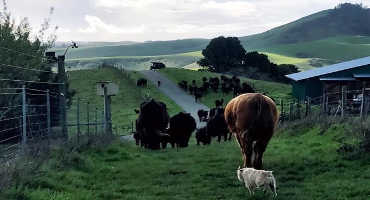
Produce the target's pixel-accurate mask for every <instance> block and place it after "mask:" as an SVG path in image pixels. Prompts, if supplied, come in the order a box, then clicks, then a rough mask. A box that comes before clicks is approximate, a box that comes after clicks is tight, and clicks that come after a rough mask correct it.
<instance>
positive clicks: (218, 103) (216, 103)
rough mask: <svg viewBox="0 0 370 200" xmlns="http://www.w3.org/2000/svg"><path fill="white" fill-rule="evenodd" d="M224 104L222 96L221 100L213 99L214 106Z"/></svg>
mask: <svg viewBox="0 0 370 200" xmlns="http://www.w3.org/2000/svg"><path fill="white" fill-rule="evenodd" d="M223 105H224V99H223V98H222V99H221V100H216V101H215V106H216V107H222V106H223Z"/></svg>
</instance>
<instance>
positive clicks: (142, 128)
mask: <svg viewBox="0 0 370 200" xmlns="http://www.w3.org/2000/svg"><path fill="white" fill-rule="evenodd" d="M139 113H140V114H139V118H138V119H137V120H136V133H135V135H134V138H135V140H136V144H139V143H140V144H141V146H143V147H145V148H149V149H153V150H156V149H160V144H161V139H163V138H166V136H165V132H166V128H167V126H168V122H169V115H168V112H167V108H166V104H164V103H162V102H157V101H155V100H154V99H152V100H150V101H146V102H144V103H142V104H141V105H140V112H139Z"/></svg>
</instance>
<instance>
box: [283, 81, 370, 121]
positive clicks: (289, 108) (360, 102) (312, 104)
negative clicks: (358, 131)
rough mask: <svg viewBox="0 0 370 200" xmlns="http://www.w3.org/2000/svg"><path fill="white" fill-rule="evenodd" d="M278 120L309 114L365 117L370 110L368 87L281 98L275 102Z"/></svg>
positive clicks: (292, 119) (303, 116) (293, 118)
mask: <svg viewBox="0 0 370 200" xmlns="http://www.w3.org/2000/svg"><path fill="white" fill-rule="evenodd" d="M276 104H277V106H278V107H279V110H280V121H281V122H284V121H294V120H297V119H303V118H305V117H309V116H328V117H330V116H331V117H342V118H343V117H360V118H361V119H366V118H367V117H368V116H369V112H370V89H366V88H364V89H362V90H342V91H341V92H330V93H325V94H324V95H322V96H319V97H315V98H309V97H306V99H304V100H293V101H292V100H290V101H284V100H283V99H281V100H279V101H278V102H276Z"/></svg>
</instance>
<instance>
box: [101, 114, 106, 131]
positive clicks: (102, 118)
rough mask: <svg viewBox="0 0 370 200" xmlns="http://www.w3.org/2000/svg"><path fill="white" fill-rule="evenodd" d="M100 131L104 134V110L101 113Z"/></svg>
mask: <svg viewBox="0 0 370 200" xmlns="http://www.w3.org/2000/svg"><path fill="white" fill-rule="evenodd" d="M101 122H102V123H101V130H102V132H104V127H105V117H104V110H103V111H101Z"/></svg>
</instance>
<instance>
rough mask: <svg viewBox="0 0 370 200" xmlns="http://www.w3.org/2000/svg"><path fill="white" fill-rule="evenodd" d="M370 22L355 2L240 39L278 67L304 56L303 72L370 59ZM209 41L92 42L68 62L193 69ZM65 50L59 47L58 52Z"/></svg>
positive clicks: (369, 16)
mask: <svg viewBox="0 0 370 200" xmlns="http://www.w3.org/2000/svg"><path fill="white" fill-rule="evenodd" d="M368 24H370V9H367V8H363V7H361V6H360V5H356V4H341V5H339V6H337V7H336V8H334V9H329V10H324V11H321V12H318V13H314V14H312V15H309V16H306V17H303V18H301V19H299V20H297V21H294V22H291V23H288V24H286V25H283V26H280V27H277V28H274V29H271V30H269V31H266V32H264V33H261V34H256V35H251V36H246V37H240V41H241V42H242V44H243V46H244V47H245V48H246V50H247V51H260V52H266V53H270V57H274V58H275V59H274V58H273V60H274V62H276V63H280V64H282V63H284V62H286V61H289V60H290V61H292V59H297V58H303V59H305V60H299V62H298V63H290V62H288V63H289V64H297V65H298V67H299V68H300V69H302V70H305V69H309V68H312V67H320V66H322V65H326V64H332V63H337V62H341V61H346V60H351V59H356V58H360V57H365V56H369V55H370V26H368ZM209 41H210V40H209V39H185V40H173V41H155V42H144V43H133V44H130V43H127V42H125V43H124V44H119V43H116V44H115V43H112V44H111V43H92V44H95V46H94V45H92V46H85V47H82V48H78V49H71V51H70V52H69V53H68V54H67V60H68V61H69V65H70V66H71V67H86V66H91V65H96V64H101V63H103V62H108V63H110V64H118V65H120V66H124V67H126V68H130V69H143V68H148V67H149V65H150V62H152V61H161V62H164V63H165V64H166V65H167V66H169V67H184V66H189V65H190V66H194V62H195V61H197V60H198V59H199V57H200V56H201V55H200V52H199V51H200V50H202V49H204V48H205V47H206V46H207V44H208V43H209ZM99 44H100V45H101V46H99ZM62 51H63V50H62V49H57V52H59V53H60V52H62ZM271 53H272V54H271ZM271 55H272V56H271ZM286 57H289V58H290V59H286ZM296 61H297V60H296ZM300 61H302V62H300Z"/></svg>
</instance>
